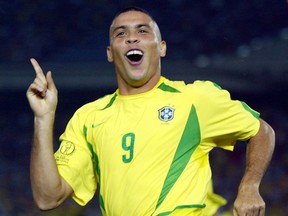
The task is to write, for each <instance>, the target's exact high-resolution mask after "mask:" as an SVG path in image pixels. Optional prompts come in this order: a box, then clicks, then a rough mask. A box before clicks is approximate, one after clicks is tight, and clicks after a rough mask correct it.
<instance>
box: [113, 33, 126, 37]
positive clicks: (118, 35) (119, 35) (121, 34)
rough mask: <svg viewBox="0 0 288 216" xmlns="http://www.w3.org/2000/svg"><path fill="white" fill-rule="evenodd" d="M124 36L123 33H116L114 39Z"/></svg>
mask: <svg viewBox="0 0 288 216" xmlns="http://www.w3.org/2000/svg"><path fill="white" fill-rule="evenodd" d="M124 35H125V32H117V33H116V35H115V36H116V37H122V36H124Z"/></svg>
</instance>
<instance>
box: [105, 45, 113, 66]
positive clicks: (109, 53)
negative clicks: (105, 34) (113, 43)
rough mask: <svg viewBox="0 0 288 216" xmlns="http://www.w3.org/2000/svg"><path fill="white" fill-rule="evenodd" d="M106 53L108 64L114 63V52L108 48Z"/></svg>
mask: <svg viewBox="0 0 288 216" xmlns="http://www.w3.org/2000/svg"><path fill="white" fill-rule="evenodd" d="M106 53H107V60H108V62H113V61H114V60H113V54H112V51H111V47H110V46H108V47H107V49H106Z"/></svg>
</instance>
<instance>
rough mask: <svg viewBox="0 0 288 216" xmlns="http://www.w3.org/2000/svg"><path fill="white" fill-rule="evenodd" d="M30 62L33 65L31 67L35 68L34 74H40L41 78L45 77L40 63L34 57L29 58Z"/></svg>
mask: <svg viewBox="0 0 288 216" xmlns="http://www.w3.org/2000/svg"><path fill="white" fill-rule="evenodd" d="M30 62H31V64H32V65H33V68H34V70H35V72H36V75H37V76H40V77H42V78H44V79H45V75H44V73H43V70H42V68H41V67H40V65H39V64H38V62H37V61H36V60H35V59H34V58H31V59H30Z"/></svg>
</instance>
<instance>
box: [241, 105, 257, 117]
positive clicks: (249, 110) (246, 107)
mask: <svg viewBox="0 0 288 216" xmlns="http://www.w3.org/2000/svg"><path fill="white" fill-rule="evenodd" d="M240 102H241V104H242V106H243V107H244V109H245V110H247V111H248V112H249V113H251V114H252V115H253V116H254V117H255V118H257V119H259V118H260V113H258V112H256V111H255V110H253V109H251V108H250V107H249V106H248V105H247V104H246V103H245V102H243V101H240Z"/></svg>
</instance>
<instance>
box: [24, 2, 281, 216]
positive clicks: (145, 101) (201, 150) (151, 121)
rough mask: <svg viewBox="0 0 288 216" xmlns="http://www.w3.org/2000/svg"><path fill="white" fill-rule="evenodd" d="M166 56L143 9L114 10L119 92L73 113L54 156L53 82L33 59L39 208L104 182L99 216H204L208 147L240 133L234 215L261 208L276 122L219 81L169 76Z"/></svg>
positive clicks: (80, 196) (34, 178) (227, 143)
mask: <svg viewBox="0 0 288 216" xmlns="http://www.w3.org/2000/svg"><path fill="white" fill-rule="evenodd" d="M165 54H166V43H165V41H164V40H162V38H161V34H160V30H159V28H158V26H157V23H156V22H155V20H154V19H153V18H152V17H151V16H150V15H149V14H148V13H147V12H146V11H144V10H142V9H140V8H135V7H132V8H128V9H125V10H123V11H121V12H120V13H119V14H117V15H116V16H115V18H114V20H113V22H112V24H111V27H110V45H109V46H108V48H107V57H108V61H109V62H112V63H114V65H115V72H116V77H117V83H118V89H117V90H116V91H115V92H114V93H112V94H108V95H106V96H105V97H102V98H100V99H98V100H96V101H93V102H91V103H88V104H86V105H83V106H82V107H81V108H79V109H78V110H77V111H76V112H75V114H74V115H73V117H72V118H71V119H70V121H69V123H68V125H67V127H66V130H65V132H64V133H63V134H62V135H61V137H60V141H61V145H60V147H59V149H58V150H57V152H56V153H54V152H53V125H54V119H55V112H56V107H57V100H58V96H57V89H56V86H55V84H54V81H53V79H52V74H51V72H50V71H49V72H48V73H47V74H46V75H45V74H44V73H43V71H42V69H41V67H40V65H39V64H38V63H37V61H36V60H35V59H31V62H32V65H33V67H34V69H35V72H36V78H35V80H34V81H33V83H32V84H31V85H30V86H29V88H28V90H27V98H28V101H29V103H30V106H31V109H32V110H33V112H34V115H35V120H34V138H33V145H32V153H31V184H32V191H33V196H34V199H35V202H36V203H37V205H38V207H39V208H40V209H52V208H55V207H57V206H59V205H60V204H61V203H62V202H63V201H64V200H65V199H66V198H67V197H69V196H72V198H73V199H74V200H75V201H76V202H77V203H79V204H80V205H85V204H86V203H87V202H89V200H90V199H91V198H92V197H93V195H94V194H95V191H96V189H97V184H99V185H100V187H99V190H100V191H99V193H100V195H99V196H100V207H101V211H102V213H103V215H108V216H156V215H158V216H164V215H181V216H184V215H192V216H197V215H203V214H204V213H203V212H204V211H203V209H205V206H206V199H207V198H206V197H207V193H208V190H209V184H210V183H211V182H210V181H211V170H210V165H209V158H208V155H209V152H210V151H211V150H212V149H213V148H214V147H220V148H223V149H227V150H232V149H233V147H234V144H235V142H236V141H237V140H242V141H247V165H246V169H245V172H244V175H243V178H242V180H241V183H240V185H239V190H238V194H237V196H236V200H235V202H234V215H241V216H242V215H262V216H263V215H264V212H265V202H264V201H263V199H262V197H261V195H260V193H259V185H260V183H261V179H262V177H263V175H264V173H265V171H266V168H267V166H268V165H269V162H270V160H271V157H272V154H273V150H274V139H275V137H274V131H273V129H272V128H271V127H270V126H269V125H268V124H267V123H266V122H265V121H264V120H262V119H261V118H259V113H258V112H256V111H254V110H252V109H251V108H250V107H249V106H248V105H246V104H245V103H244V102H241V101H237V100H232V99H231V98H230V94H229V92H228V91H226V90H223V89H221V88H220V87H219V86H218V85H216V84H215V83H213V82H210V81H195V82H194V83H191V84H186V83H184V82H182V81H171V80H169V79H167V78H165V77H163V76H162V75H161V60H160V59H161V57H164V56H165ZM208 199H209V196H208ZM208 203H209V202H208ZM208 207H209V205H208Z"/></svg>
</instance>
